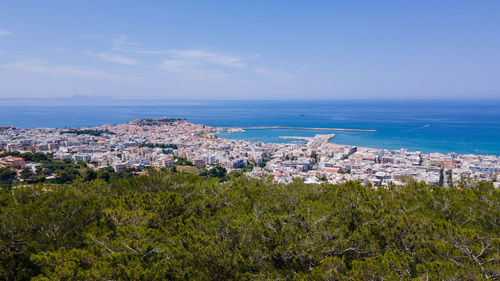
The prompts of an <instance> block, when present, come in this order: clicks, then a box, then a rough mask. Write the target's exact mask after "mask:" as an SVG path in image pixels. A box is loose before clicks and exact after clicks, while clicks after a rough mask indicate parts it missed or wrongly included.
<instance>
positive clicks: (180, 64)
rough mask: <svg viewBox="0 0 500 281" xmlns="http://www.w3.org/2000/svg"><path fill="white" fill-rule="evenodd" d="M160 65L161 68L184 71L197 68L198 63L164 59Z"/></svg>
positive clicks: (176, 71) (170, 70)
mask: <svg viewBox="0 0 500 281" xmlns="http://www.w3.org/2000/svg"><path fill="white" fill-rule="evenodd" d="M160 67H161V68H162V69H163V70H166V71H169V72H175V73H186V72H190V71H194V70H196V69H197V67H198V64H197V63H195V62H190V61H183V60H164V61H163V62H162V64H161V65H160Z"/></svg>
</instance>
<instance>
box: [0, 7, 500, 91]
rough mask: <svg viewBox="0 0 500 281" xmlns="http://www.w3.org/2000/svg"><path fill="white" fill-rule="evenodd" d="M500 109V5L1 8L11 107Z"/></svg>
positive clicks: (3, 65) (3, 84) (5, 86)
mask: <svg viewBox="0 0 500 281" xmlns="http://www.w3.org/2000/svg"><path fill="white" fill-rule="evenodd" d="M73 95H102V96H111V97H113V98H122V99H454V98H500V1H498V0H493V1H481V0H475V1H460V0H453V1H451V0H450V1H440V0H432V1H427V0H420V1H401V0H398V1H381V0H370V1H368V0H367V1H357V0H351V1H333V0H330V1H269V0H268V1H124V0H120V1H115V0H106V1H50V0H47V1H27V0H26V1H24V0H23V1H1V2H0V97H2V98H11V97H16V98H19V97H47V98H49V97H69V96H73Z"/></svg>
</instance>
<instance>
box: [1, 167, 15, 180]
mask: <svg viewBox="0 0 500 281" xmlns="http://www.w3.org/2000/svg"><path fill="white" fill-rule="evenodd" d="M15 179H16V172H15V171H13V170H11V169H10V168H8V167H0V183H1V184H10V183H12V181H14V180H15Z"/></svg>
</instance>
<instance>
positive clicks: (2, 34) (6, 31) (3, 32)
mask: <svg viewBox="0 0 500 281" xmlns="http://www.w3.org/2000/svg"><path fill="white" fill-rule="evenodd" d="M11 34H12V32H11V31H8V30H5V29H0V36H5V35H11Z"/></svg>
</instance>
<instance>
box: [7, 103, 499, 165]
mask: <svg viewBox="0 0 500 281" xmlns="http://www.w3.org/2000/svg"><path fill="white" fill-rule="evenodd" d="M165 116H167V117H182V118H186V119H188V120H189V121H192V122H195V123H203V124H206V125H210V126H296V127H335V128H354V129H375V130H377V133H354V132H336V134H337V136H336V137H335V138H334V139H333V140H332V141H333V142H335V143H341V144H350V145H358V146H368V147H376V148H388V149H399V148H408V149H409V150H418V151H423V152H443V153H447V152H457V153H474V154H493V155H500V100H488V101H480V100H474V101H470V100H468V101H200V102H192V101H189V102H179V101H173V102H166V101H162V102H159V103H158V104H157V105H120V106H53V107H51V106H41V107H37V106H8V105H2V104H1V103H0V125H11V126H18V127H23V128H31V127H57V128H64V127H83V126H95V125H101V124H109V123H112V124H115V123H122V122H127V121H130V120H131V119H138V118H153V117H165ZM316 133H325V132H314V131H293V130H248V131H247V132H246V133H233V134H223V137H227V138H234V139H250V140H254V141H263V142H283V141H284V140H281V139H279V138H278V137H279V136H313V135H315V134H316Z"/></svg>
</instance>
